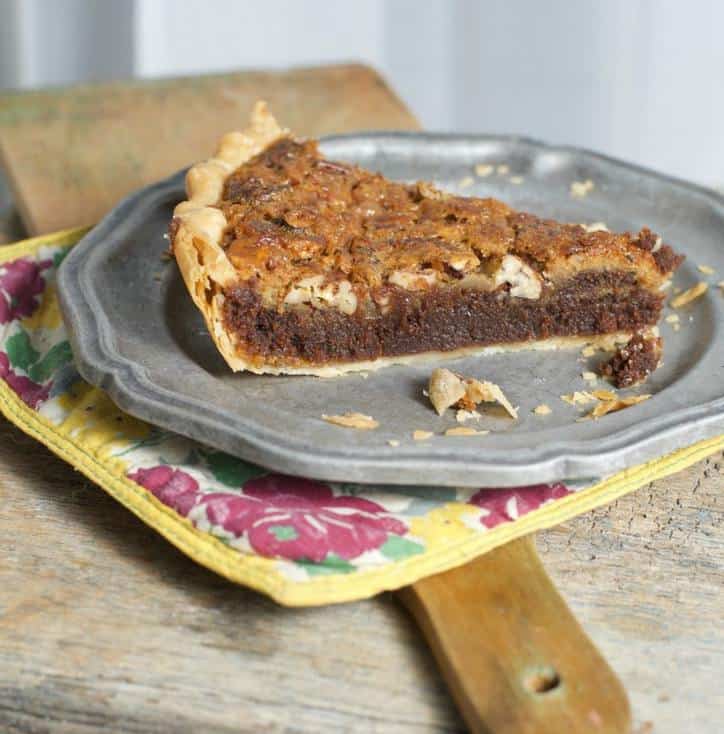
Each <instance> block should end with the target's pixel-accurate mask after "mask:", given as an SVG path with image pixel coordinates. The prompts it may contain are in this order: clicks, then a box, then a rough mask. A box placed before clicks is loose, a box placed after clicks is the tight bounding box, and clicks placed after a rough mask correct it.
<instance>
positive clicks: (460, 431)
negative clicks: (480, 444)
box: [445, 426, 490, 436]
mask: <svg viewBox="0 0 724 734" xmlns="http://www.w3.org/2000/svg"><path fill="white" fill-rule="evenodd" d="M488 433H490V431H477V430H475V429H474V428H469V427H468V426H455V428H448V429H447V430H446V431H445V435H446V436H485V435H487V434H488Z"/></svg>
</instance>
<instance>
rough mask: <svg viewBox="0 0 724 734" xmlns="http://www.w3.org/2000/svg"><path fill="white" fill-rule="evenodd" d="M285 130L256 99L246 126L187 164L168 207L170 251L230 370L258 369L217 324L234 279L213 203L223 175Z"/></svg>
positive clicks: (221, 217)
mask: <svg viewBox="0 0 724 734" xmlns="http://www.w3.org/2000/svg"><path fill="white" fill-rule="evenodd" d="M287 135H289V131H288V130H286V129H284V128H282V127H280V126H279V125H278V124H277V121H276V120H275V119H274V117H273V116H272V114H271V112H269V109H268V107H267V104H266V102H257V103H256V105H255V106H254V109H253V111H252V114H251V121H250V124H249V127H248V128H247V129H246V130H244V131H242V132H231V133H227V134H226V135H224V137H223V138H221V140H220V141H219V146H218V149H217V151H216V154H215V155H214V157H213V158H209V159H208V160H206V161H203V162H202V163H197V164H196V165H194V166H191V168H190V169H189V171H188V173H187V174H186V195H187V196H188V199H187V200H186V201H182V202H180V203H179V204H178V205H177V206H176V208H175V209H174V212H173V216H174V223H173V229H174V236H173V241H172V247H173V254H174V257H175V258H176V262H177V263H178V266H179V270H181V275H182V276H183V279H184V282H185V283H186V287H187V288H188V291H189V293H190V294H191V297H192V298H193V300H194V303H195V304H196V306H197V307H198V309H199V311H201V313H202V314H203V317H204V320H205V321H206V326H207V327H208V330H209V334H210V335H211V338H212V339H213V340H214V343H215V344H216V347H217V348H218V350H219V352H220V353H221V355H222V356H223V357H224V359H225V360H226V362H227V364H228V365H229V367H231V369H232V370H234V371H239V370H251V371H252V372H266V371H269V370H264V369H259V368H258V367H256V366H255V365H254V364H252V363H251V362H249V361H248V360H246V359H244V358H243V357H241V356H240V355H239V354H238V352H237V345H236V344H235V342H234V340H233V337H232V336H231V335H229V334H228V333H227V331H226V329H225V328H224V325H223V302H224V294H223V289H224V288H225V287H226V286H231V285H233V284H234V283H235V282H236V280H237V274H236V271H235V269H234V266H233V265H232V264H231V263H230V262H229V259H228V258H227V257H226V253H225V252H224V250H223V248H222V241H223V236H224V230H225V229H226V226H227V221H226V217H225V216H224V213H223V212H222V211H221V209H218V208H216V207H214V206H212V205H213V204H216V202H218V201H219V199H220V198H221V192H222V190H223V187H224V181H225V180H226V177H227V176H228V175H229V174H230V173H231V172H232V171H234V170H235V169H237V168H238V167H239V166H241V165H242V164H244V163H246V161H248V160H249V159H251V158H253V157H254V156H255V155H257V154H258V153H261V152H262V151H263V150H264V149H265V148H266V147H268V146H269V145H271V144H272V143H274V142H275V141H276V140H278V139H279V138H282V137H285V136H287Z"/></svg>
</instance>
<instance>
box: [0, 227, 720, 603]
mask: <svg viewBox="0 0 724 734" xmlns="http://www.w3.org/2000/svg"><path fill="white" fill-rule="evenodd" d="M83 232H84V230H73V231H68V232H61V233H58V234H56V235H49V236H46V237H39V238H35V239H32V240H26V241H24V242H20V243H18V244H16V245H12V246H7V247H4V248H3V249H2V250H1V251H0V378H2V379H1V380H0V410H2V412H3V413H4V414H5V415H6V416H7V417H8V418H9V419H10V420H11V421H12V422H13V423H15V424H16V425H17V426H19V427H20V428H21V429H22V430H23V431H25V432H26V433H28V434H30V435H31V436H34V437H35V438H37V439H38V440H39V441H41V442H42V443H43V444H45V445H46V446H47V447H48V448H50V449H51V450H52V451H53V452H55V453H56V454H58V456H60V457H62V458H63V459H65V460H66V461H68V462H70V463H71V464H72V465H73V466H74V467H75V468H76V469H78V470H79V471H81V472H83V473H84V474H85V475H86V476H87V477H88V478H89V479H91V480H92V481H93V482H95V483H96V484H98V485H99V486H100V487H102V488H103V489H104V490H106V491H107V492H109V493H110V494H111V495H113V496H114V497H115V498H116V499H117V500H119V501H120V502H122V503H123V504H124V505H125V506H126V507H128V508H129V509H130V510H131V511H132V512H134V513H135V514H136V515H138V516H139V517H140V518H141V519H142V520H143V521H144V522H146V523H148V525H150V526H151V527H153V528H155V529H156V530H157V531H158V532H159V533H161V534H162V535H163V536H165V537H166V538H167V539H168V540H170V541H171V542H172V543H173V544H174V545H176V546H177V547H178V548H180V549H181V550H182V551H184V552H185V553H186V554H188V555H189V556H190V557H191V558H193V559H194V560H195V561H198V562H199V563H202V564H203V565H205V566H208V567H209V568H211V569H213V570H214V571H216V572H217V573H219V574H221V575H222V576H225V577H227V578H229V579H231V580H232V581H236V582H238V583H241V584H245V585H247V586H250V587H252V588H254V589H258V590H259V591H263V592H265V593H267V594H269V595H270V596H271V597H273V598H274V599H276V600H277V601H278V602H281V603H282V604H289V605H311V604H326V603H332V602H340V601H348V600H352V599H359V598H362V597H366V596H371V595H373V594H376V593H378V592H380V591H383V590H385V589H395V588H399V587H401V586H405V585H407V584H410V583H412V582H414V581H415V580H417V579H419V578H421V577H423V576H426V575H429V574H433V573H439V572H440V571H444V570H446V569H449V568H452V567H454V566H457V565H459V564H461V563H464V562H465V561H467V560H470V559H472V558H474V557H475V556H477V555H480V554H482V553H485V552H486V551H489V550H491V549H492V548H494V547H496V546H498V545H501V544H502V543H505V542H507V541H509V540H512V539H514V538H517V537H519V536H521V535H524V534H527V533H530V532H531V531H534V530H537V529H539V528H544V527H550V526H552V525H555V524H557V523H560V522H563V521H565V520H567V519H568V518H571V517H573V516H574V515H578V514H580V513H582V512H585V511H587V510H590V509H591V508H593V507H597V506H599V505H602V504H604V503H606V502H610V501H611V500H613V499H615V498H616V497H619V496H621V495H622V494H624V493H626V492H629V491H631V490H633V489H635V488H637V487H639V486H641V485H642V484H645V483H647V482H650V481H651V480H653V479H655V478H658V477H661V476H665V475H667V474H670V473H672V472H675V471H679V470H681V469H683V468H684V467H686V466H688V465H689V464H692V463H693V462H695V461H698V460H699V459H701V458H703V457H705V456H707V455H709V454H711V453H713V452H715V451H718V450H720V449H721V448H722V447H724V436H722V437H719V438H715V439H711V440H707V441H702V442H700V443H698V444H696V445H694V446H691V447H689V448H687V449H682V450H680V451H677V452H675V453H673V454H670V455H668V456H666V457H663V458H661V459H657V460H656V461H652V462H649V463H648V464H645V465H643V466H639V467H635V468H632V469H629V470H627V471H624V472H621V473H619V474H616V475H615V476H611V477H607V478H605V479H591V480H590V481H588V482H585V483H580V484H572V483H563V482H558V483H554V484H540V483H536V481H535V477H533V476H532V477H531V478H530V486H526V487H516V488H513V489H510V488H508V489H495V488H481V489H479V490H471V489H461V488H454V487H437V488H435V487H397V486H394V487H393V486H375V485H360V484H341V483H332V482H320V481H315V480H312V479H304V478H301V477H292V476H286V475H283V474H277V473H274V472H270V471H268V470H267V469H262V468H261V467H258V466H254V465H252V464H249V463H247V462H245V461H242V460H241V459H237V458H235V457H233V456H230V455H228V454H225V453H223V452H220V451H216V450H214V449H213V448H210V447H208V446H204V445H202V444H199V443H196V442H194V441H192V440H190V439H187V438H183V437H182V436H178V435H176V434H173V433H169V432H168V431H163V430H160V429H158V428H156V427H154V426H152V425H149V424H148V423H144V422H142V421H140V420H137V419H135V418H132V417H131V416H129V415H126V414H125V413H123V412H121V411H120V410H119V409H118V408H117V407H116V406H115V405H114V404H113V403H112V402H111V401H110V399H109V398H108V397H107V396H106V395H105V393H103V392H102V391H101V390H99V389H98V388H95V387H92V386H91V385H89V384H88V383H86V382H84V381H83V380H82V379H81V378H80V377H79V375H78V373H77V371H76V369H75V367H74V365H73V355H72V352H71V348H70V345H69V343H68V340H67V332H66V330H65V327H64V325H63V321H62V319H61V315H60V311H59V308H58V302H57V298H56V293H55V275H56V271H57V268H58V266H59V265H60V263H61V261H62V259H63V256H64V255H65V254H66V253H67V252H68V250H69V249H70V247H72V246H73V244H75V242H76V241H77V240H78V239H79V238H80V236H81V235H82V234H83Z"/></svg>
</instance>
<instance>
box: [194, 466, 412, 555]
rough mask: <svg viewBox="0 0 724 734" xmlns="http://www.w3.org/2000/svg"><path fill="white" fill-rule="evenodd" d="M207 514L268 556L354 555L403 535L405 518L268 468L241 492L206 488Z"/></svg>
mask: <svg viewBox="0 0 724 734" xmlns="http://www.w3.org/2000/svg"><path fill="white" fill-rule="evenodd" d="M201 502H202V504H204V505H205V506H206V516H207V518H208V520H209V522H211V523H212V524H214V525H220V526H221V527H223V528H224V529H225V530H227V531H228V532H230V533H233V534H234V535H237V536H240V535H243V534H244V533H246V534H247V537H248V539H249V544H250V545H251V547H252V548H253V549H254V550H255V551H257V552H258V553H260V554H262V555H265V556H280V557H282V558H287V559H289V560H302V559H306V560H309V561H313V562H317V563H318V562H321V561H323V560H324V559H325V558H326V557H327V555H328V554H329V553H334V554H336V555H337V556H339V557H340V558H343V559H345V560H349V559H351V558H356V557H357V556H359V555H360V554H362V553H364V552H365V551H369V550H374V549H376V548H379V547H380V546H381V545H383V544H384V543H385V542H386V541H387V539H388V534H389V533H394V534H397V535H402V534H404V533H405V530H406V527H405V525H404V523H402V522H400V521H399V520H396V519H395V518H393V517H390V516H389V515H388V514H387V512H386V511H385V509H384V508H383V507H381V506H380V505H378V504H377V503H375V502H371V501H370V500H366V499H362V498H361V497H352V496H338V497H335V496H334V494H333V492H332V490H331V488H330V487H328V486H327V485H326V484H322V483H321V482H315V481H312V480H310V479H300V478H297V477H290V476H285V475H282V474H269V475H267V476H264V477H258V478H256V479H251V480H249V481H248V482H246V483H245V484H244V493H243V494H242V495H238V494H231V493H227V492H216V493H212V494H206V495H204V496H203V499H202V500H201Z"/></svg>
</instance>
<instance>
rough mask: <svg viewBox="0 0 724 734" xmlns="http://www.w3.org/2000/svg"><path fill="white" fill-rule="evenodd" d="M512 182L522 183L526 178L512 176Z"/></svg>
mask: <svg viewBox="0 0 724 734" xmlns="http://www.w3.org/2000/svg"><path fill="white" fill-rule="evenodd" d="M508 180H509V181H510V183H512V184H515V185H516V186H517V185H518V184H522V183H523V181H525V179H524V178H523V177H522V176H511V177H510V178H509V179H508Z"/></svg>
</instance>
